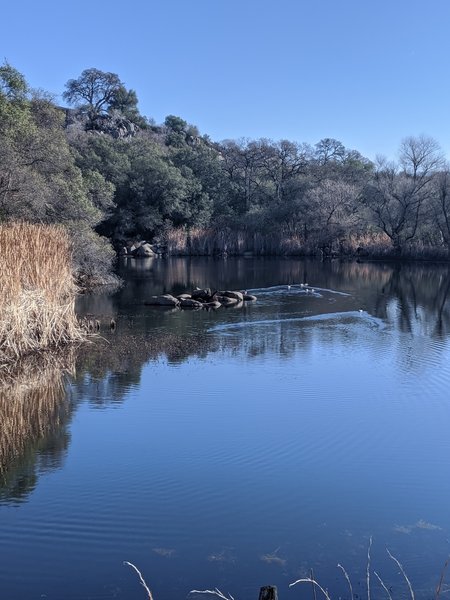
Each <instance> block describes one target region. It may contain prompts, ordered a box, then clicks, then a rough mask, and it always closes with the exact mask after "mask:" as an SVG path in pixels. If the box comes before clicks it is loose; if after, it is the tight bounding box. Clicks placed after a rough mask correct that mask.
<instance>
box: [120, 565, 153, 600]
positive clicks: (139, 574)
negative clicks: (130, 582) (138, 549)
mask: <svg viewBox="0 0 450 600" xmlns="http://www.w3.org/2000/svg"><path fill="white" fill-rule="evenodd" d="M123 564H124V565H128V566H129V567H131V568H132V569H134V570H135V571H136V573H137V574H138V576H139V580H140V582H141V585H142V587H143V588H144V589H145V591H146V592H147V595H148V598H149V600H153V596H152V593H151V591H150V589H149V587H148V585H147V584H146V583H145V579H144V578H143V577H142V573H141V572H140V571H139V569H138V568H137V567H136V566H135V565H133V563H130V562H128V561H127V560H124V561H123Z"/></svg>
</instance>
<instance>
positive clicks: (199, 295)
mask: <svg viewBox="0 0 450 600" xmlns="http://www.w3.org/2000/svg"><path fill="white" fill-rule="evenodd" d="M191 295H192V298H194V300H210V298H211V290H210V289H209V288H205V289H203V290H199V289H198V290H194V291H193V292H192V294H191Z"/></svg>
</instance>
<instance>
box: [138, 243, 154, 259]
mask: <svg viewBox="0 0 450 600" xmlns="http://www.w3.org/2000/svg"><path fill="white" fill-rule="evenodd" d="M135 256H140V257H144V258H148V257H151V256H156V254H155V252H153V248H152V247H151V245H150V244H142V245H141V246H139V248H136V252H135Z"/></svg>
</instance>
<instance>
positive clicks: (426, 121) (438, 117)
mask: <svg viewBox="0 0 450 600" xmlns="http://www.w3.org/2000/svg"><path fill="white" fill-rule="evenodd" d="M0 14H1V21H2V26H1V35H0V58H1V57H3V58H6V59H7V60H8V61H9V62H10V63H11V64H12V65H13V66H15V67H16V68H17V69H19V71H21V72H22V73H23V74H24V75H25V76H26V78H27V80H28V82H29V83H30V85H32V86H34V87H40V88H43V89H45V90H48V91H51V92H53V93H54V94H56V95H60V94H61V93H62V91H63V90H64V84H65V82H66V81H67V80H68V79H70V78H76V77H78V76H79V74H80V73H81V71H82V70H83V69H86V68H89V67H96V68H98V69H101V70H104V71H112V72H115V73H118V75H119V76H120V78H121V79H122V81H123V82H124V83H125V85H126V86H127V87H130V88H133V89H135V90H136V92H137V94H138V98H139V101H140V102H139V107H140V109H141V112H142V113H143V114H145V115H147V116H149V117H153V118H154V119H155V120H156V121H157V122H158V123H160V122H162V121H163V120H164V118H165V116H166V115H168V114H175V115H178V116H181V117H183V118H184V119H186V120H187V121H189V122H190V123H193V124H195V125H197V126H198V127H199V129H200V131H201V132H202V133H207V134H209V135H210V136H211V137H212V138H213V139H214V140H221V139H225V138H240V137H250V138H258V137H268V138H273V139H281V138H286V139H290V140H295V141H299V142H303V141H305V142H310V143H315V142H317V141H318V140H319V139H321V138H323V137H334V138H337V139H339V140H341V141H342V142H343V143H344V144H345V145H346V146H347V147H349V148H356V149H357V150H359V151H360V152H362V153H363V154H364V155H366V156H368V157H370V158H373V157H374V156H375V155H376V154H377V153H382V154H386V155H387V156H389V157H393V156H395V153H396V149H397V147H398V144H399V142H400V140H401V139H402V138H403V137H405V136H407V135H418V134H421V133H426V134H429V135H431V136H433V137H434V138H436V139H437V140H438V141H439V142H440V144H441V145H442V147H443V148H444V150H445V151H446V153H447V155H450V0H428V1H427V2H425V1H418V0H379V1H377V2H375V1H371V0H277V1H275V0H128V1H127V2H120V3H119V2H117V1H114V0H110V1H108V2H106V1H104V0H77V1H76V2H64V1H63V0H58V1H56V0H39V1H36V0H21V1H19V0H18V1H17V2H12V1H11V2H4V3H3V6H2V8H1V12H0Z"/></svg>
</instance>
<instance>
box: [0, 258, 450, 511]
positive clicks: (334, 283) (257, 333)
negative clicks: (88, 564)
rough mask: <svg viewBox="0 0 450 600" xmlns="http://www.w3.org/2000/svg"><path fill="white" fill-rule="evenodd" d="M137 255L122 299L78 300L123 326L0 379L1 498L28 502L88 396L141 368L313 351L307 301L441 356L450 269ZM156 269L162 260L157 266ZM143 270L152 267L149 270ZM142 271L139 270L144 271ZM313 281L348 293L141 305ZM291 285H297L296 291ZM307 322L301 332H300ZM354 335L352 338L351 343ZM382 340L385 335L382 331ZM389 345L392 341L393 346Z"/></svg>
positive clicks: (60, 456)
mask: <svg viewBox="0 0 450 600" xmlns="http://www.w3.org/2000/svg"><path fill="white" fill-rule="evenodd" d="M144 262H145V261H143V262H139V263H138V262H135V263H133V265H134V270H133V271H132V272H131V273H128V276H129V277H130V279H129V280H128V282H127V285H126V286H125V287H124V288H123V289H122V290H120V291H119V292H116V293H115V294H113V295H108V296H91V297H88V296H86V297H83V298H81V299H80V303H79V308H80V307H81V310H82V311H84V312H90V313H93V314H95V315H96V316H97V315H98V316H101V315H103V316H104V315H107V316H108V318H110V317H112V316H114V317H117V315H119V318H118V327H117V330H116V331H115V332H109V331H107V332H104V331H102V333H101V336H100V337H97V338H93V339H92V340H91V342H90V343H88V344H85V345H83V346H82V347H81V348H71V349H69V350H67V349H66V350H65V351H64V353H59V354H51V353H46V354H43V355H40V356H36V357H32V358H29V359H27V360H24V361H22V363H21V364H19V365H18V366H17V368H16V369H15V370H14V371H8V372H3V373H2V374H1V377H0V423H1V434H0V502H20V501H23V500H24V499H26V497H27V496H28V494H29V493H30V492H31V491H32V490H33V489H34V488H35V486H36V484H37V480H38V477H39V474H40V473H42V472H44V471H48V470H51V469H57V468H59V467H60V466H61V465H62V462H63V460H64V456H65V454H66V451H67V448H68V444H69V440H70V438H69V433H68V425H69V423H70V419H71V416H72V414H73V412H74V410H75V408H76V406H77V405H78V404H79V403H80V402H88V403H89V404H91V405H92V406H95V407H98V408H101V407H102V406H105V405H110V404H111V403H121V402H123V399H124V398H125V397H126V394H127V392H128V391H129V390H130V388H132V387H133V386H139V384H140V380H141V373H142V369H143V367H144V365H145V364H146V363H148V361H150V360H154V359H158V358H159V357H161V356H164V357H165V359H166V360H167V361H168V362H171V363H176V362H183V361H185V360H187V359H188V358H189V357H193V356H195V357H199V358H202V357H206V356H207V355H208V354H209V353H213V352H219V351H221V352H223V351H225V352H229V353H231V354H236V355H237V354H239V353H240V354H241V355H244V356H246V357H247V358H248V359H252V357H257V356H261V355H264V354H266V353H269V352H271V353H277V354H278V355H279V356H280V357H288V356H292V355H293V354H294V353H295V352H304V351H305V349H307V348H308V347H309V346H311V345H312V344H313V343H314V331H315V330H314V327H315V325H314V324H313V323H311V322H309V323H307V324H306V327H305V326H304V325H303V324H302V323H301V322H298V321H297V322H296V321H295V320H292V319H291V320H289V319H290V318H291V317H293V316H298V310H299V298H301V306H302V310H304V313H305V314H310V315H314V314H317V315H323V314H326V313H327V312H339V311H342V312H345V311H355V310H356V311H357V310H358V308H359V307H363V308H364V311H365V312H366V313H368V314H369V315H372V316H374V317H377V318H378V319H381V320H382V321H383V322H384V323H386V324H387V325H389V327H390V328H391V330H392V333H393V335H394V336H397V337H399V336H400V335H401V334H407V336H409V339H410V342H409V344H404V343H402V341H401V340H400V341H399V344H398V345H399V350H400V356H403V359H401V360H404V361H406V360H407V359H408V357H407V355H408V352H410V351H411V340H412V342H413V344H414V354H415V356H416V357H418V358H419V360H423V361H424V362H426V361H427V360H428V358H429V357H428V358H427V353H431V352H433V353H439V352H441V351H442V350H441V349H442V347H443V345H442V344H432V343H431V344H424V343H423V340H424V339H428V340H430V341H431V342H432V341H433V340H437V341H445V340H446V338H447V337H448V336H449V334H450V303H449V302H448V301H447V300H448V297H449V292H450V271H449V268H448V266H447V265H445V264H442V265H428V264H421V265H418V264H404V263H390V264H381V263H355V262H338V261H336V262H335V261H333V262H328V263H320V262H317V261H311V260H309V261H308V260H307V261H305V260H303V261H301V260H286V261H283V260H279V259H277V260H272V261H271V260H260V261H258V260H245V259H236V260H228V261H214V260H213V259H205V260H200V259H199V260H193V259H170V260H169V261H167V263H166V262H165V261H155V262H153V263H150V264H148V263H147V262H146V263H145V264H144ZM152 265H153V266H152ZM144 267H146V268H144ZM136 273H137V274H138V275H137V276H136ZM303 281H309V282H312V284H313V285H314V286H315V287H317V288H326V289H334V290H340V291H345V292H347V293H348V294H349V296H348V297H347V299H343V300H339V299H337V300H336V301H334V303H333V304H330V301H329V299H326V298H323V299H320V298H312V297H310V296H309V297H308V298H306V297H303V296H302V297H300V296H298V297H297V298H296V297H295V296H292V298H291V297H289V298H281V301H280V302H281V304H282V303H283V302H284V304H283V306H281V304H280V306H278V305H275V308H274V304H273V303H272V304H270V303H268V304H267V305H264V302H258V303H257V305H256V306H255V308H254V309H253V312H252V310H249V311H247V312H246V311H245V309H244V310H243V311H241V312H240V313H238V311H226V310H224V309H221V311H223V312H220V313H217V317H216V316H214V317H211V318H210V319H203V318H202V317H201V318H200V319H199V315H198V314H196V313H189V314H183V318H177V315H173V314H169V313H168V312H163V311H159V310H155V311H152V310H151V309H149V308H148V307H143V303H142V302H141V301H142V300H143V299H144V298H145V297H146V295H148V294H150V293H162V292H172V293H174V292H181V291H186V289H189V287H193V286H194V285H199V286H211V285H213V284H214V285H217V286H218V287H222V288H230V289H231V288H234V289H244V288H248V289H250V288H258V287H259V288H264V287H267V286H270V285H277V284H280V285H284V284H286V285H287V284H294V285H295V284H300V283H301V282H303ZM291 291H292V290H291ZM253 319H255V320H256V319H258V320H264V319H267V320H268V321H272V324H271V325H270V326H267V327H257V329H253V328H252V329H245V327H243V328H242V329H241V330H239V332H238V333H237V334H234V335H232V336H223V335H220V334H216V335H210V333H208V331H209V329H210V327H211V324H213V323H214V322H216V323H220V322H221V323H225V324H226V323H227V322H232V323H240V324H242V323H250V324H251V322H252V320H253ZM300 328H301V332H302V335H298V333H299V331H300ZM343 336H347V337H348V336H349V334H348V331H346V330H345V328H342V327H341V328H340V327H333V326H330V327H329V328H327V336H326V338H324V340H323V341H324V343H329V344H333V343H334V342H336V341H339V340H341V339H342V337H343ZM349 343H351V339H350V341H349ZM377 343H379V344H382V343H386V339H385V340H384V341H382V340H381V339H380V341H379V342H377ZM388 343H389V342H388Z"/></svg>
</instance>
